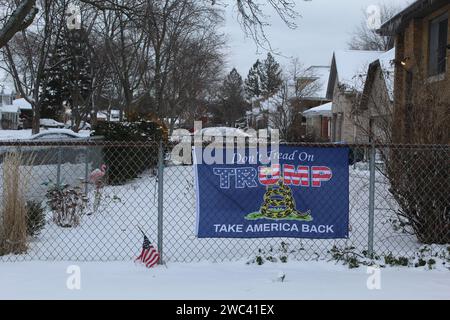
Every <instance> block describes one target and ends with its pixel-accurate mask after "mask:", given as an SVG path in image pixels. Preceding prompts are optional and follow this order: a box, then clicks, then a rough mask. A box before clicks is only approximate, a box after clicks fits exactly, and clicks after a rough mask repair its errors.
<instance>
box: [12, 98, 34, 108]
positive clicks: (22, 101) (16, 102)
mask: <svg viewBox="0 0 450 320" xmlns="http://www.w3.org/2000/svg"><path fill="white" fill-rule="evenodd" d="M13 105H14V106H17V107H19V109H20V110H32V109H33V108H32V107H31V104H30V103H29V102H28V101H27V100H25V99H24V98H20V99H16V100H14V101H13Z"/></svg>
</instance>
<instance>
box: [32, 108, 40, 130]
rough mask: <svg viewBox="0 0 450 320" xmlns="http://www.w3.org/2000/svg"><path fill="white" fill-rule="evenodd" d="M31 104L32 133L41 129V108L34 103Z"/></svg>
mask: <svg viewBox="0 0 450 320" xmlns="http://www.w3.org/2000/svg"><path fill="white" fill-rule="evenodd" d="M32 106H33V121H32V133H33V134H38V133H39V132H40V130H41V110H40V107H39V105H37V104H36V103H33V104H32Z"/></svg>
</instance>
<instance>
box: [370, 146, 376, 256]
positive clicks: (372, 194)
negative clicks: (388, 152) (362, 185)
mask: <svg viewBox="0 0 450 320" xmlns="http://www.w3.org/2000/svg"><path fill="white" fill-rule="evenodd" d="M375 157H376V148H375V145H374V144H372V146H371V150H370V183H369V234H368V237H369V247H368V254H369V257H370V258H372V257H373V255H374V247H373V246H374V228H375V178H376V177H375Z"/></svg>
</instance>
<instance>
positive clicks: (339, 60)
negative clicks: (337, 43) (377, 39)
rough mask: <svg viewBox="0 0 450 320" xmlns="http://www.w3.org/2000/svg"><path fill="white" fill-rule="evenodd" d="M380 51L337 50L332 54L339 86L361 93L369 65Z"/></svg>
mask: <svg viewBox="0 0 450 320" xmlns="http://www.w3.org/2000/svg"><path fill="white" fill-rule="evenodd" d="M381 54H383V52H382V51H364V50H339V51H336V52H335V53H334V61H335V63H336V70H337V79H338V81H339V84H341V85H345V86H346V87H349V88H352V89H356V90H358V91H362V89H363V87H364V82H365V76H366V74H367V69H368V67H369V64H370V63H371V62H372V61H374V60H376V59H378V57H379V56H380V55H381Z"/></svg>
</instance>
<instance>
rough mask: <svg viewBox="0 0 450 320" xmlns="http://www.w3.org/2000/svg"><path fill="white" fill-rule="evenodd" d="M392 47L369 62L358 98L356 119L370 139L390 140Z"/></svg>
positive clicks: (393, 72)
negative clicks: (358, 105) (362, 88)
mask: <svg viewBox="0 0 450 320" xmlns="http://www.w3.org/2000/svg"><path fill="white" fill-rule="evenodd" d="M394 61H395V49H392V50H390V51H388V52H386V53H384V54H382V55H381V56H380V57H379V58H378V59H377V60H375V61H374V62H372V63H371V64H370V66H369V70H368V73H367V78H366V83H365V86H364V91H363V95H362V97H361V102H360V107H359V108H360V109H359V113H358V115H357V116H356V118H357V122H358V123H359V124H361V126H360V127H361V128H363V131H364V132H363V133H364V134H367V135H368V137H369V142H377V143H390V142H392V124H393V108H394V75H395V63H394Z"/></svg>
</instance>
